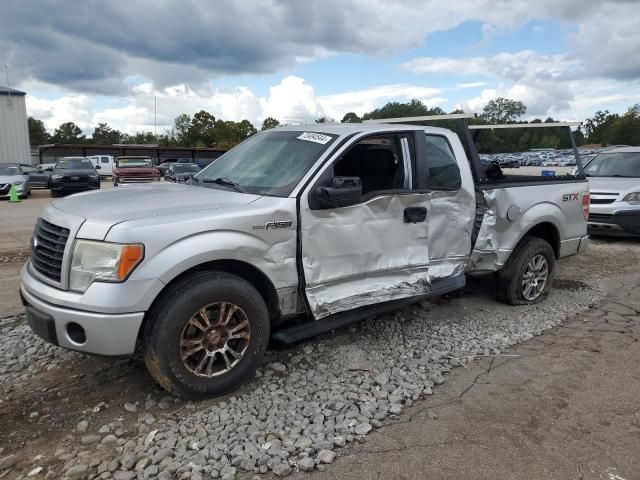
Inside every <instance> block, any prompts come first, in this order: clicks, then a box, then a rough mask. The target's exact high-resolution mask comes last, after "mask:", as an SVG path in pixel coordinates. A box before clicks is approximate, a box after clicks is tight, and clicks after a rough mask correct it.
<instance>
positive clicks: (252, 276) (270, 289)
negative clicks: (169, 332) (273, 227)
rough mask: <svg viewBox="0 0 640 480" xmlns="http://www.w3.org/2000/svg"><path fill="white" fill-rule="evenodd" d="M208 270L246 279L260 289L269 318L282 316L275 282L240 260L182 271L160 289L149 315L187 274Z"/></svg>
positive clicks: (144, 324)
mask: <svg viewBox="0 0 640 480" xmlns="http://www.w3.org/2000/svg"><path fill="white" fill-rule="evenodd" d="M206 271H216V272H226V273H231V274H233V275H237V276H238V277H240V278H242V279H244V280H246V281H247V282H249V283H250V284H251V285H253V286H254V287H255V288H256V290H258V292H259V293H260V295H261V296H262V298H263V299H264V301H265V303H266V304H267V309H268V311H269V319H270V320H271V322H272V323H273V322H274V321H276V320H277V319H278V318H279V317H280V302H279V299H278V292H276V288H275V287H274V286H273V283H271V280H269V278H268V277H267V276H266V275H265V274H264V273H263V272H262V271H260V270H259V269H257V268H256V267H254V266H253V265H250V264H248V263H245V262H242V261H239V260H215V261H212V262H206V263H201V264H200V265H196V266H195V267H191V268H190V269H189V270H186V271H184V272H182V273H181V274H180V275H178V276H177V277H175V278H174V279H173V280H171V281H170V282H169V283H168V284H167V285H165V287H164V288H163V289H162V290H161V291H160V293H159V294H158V296H157V297H156V298H155V300H154V301H153V304H152V305H151V306H150V307H149V309H148V310H147V315H148V313H149V312H150V311H152V310H153V306H154V305H155V303H156V302H158V301H159V300H160V299H161V298H163V295H164V294H165V292H166V291H167V290H168V289H169V288H171V287H172V286H173V285H175V284H176V283H179V282H180V281H182V279H184V278H185V277H186V276H188V275H191V274H192V273H194V272H206ZM147 315H145V317H144V321H143V324H142V326H141V327H140V330H139V334H138V339H140V336H141V335H142V333H143V332H144V330H145V327H146V325H147V322H148V321H149V319H148V318H147Z"/></svg>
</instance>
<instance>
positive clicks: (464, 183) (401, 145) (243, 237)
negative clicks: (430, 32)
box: [21, 124, 589, 399]
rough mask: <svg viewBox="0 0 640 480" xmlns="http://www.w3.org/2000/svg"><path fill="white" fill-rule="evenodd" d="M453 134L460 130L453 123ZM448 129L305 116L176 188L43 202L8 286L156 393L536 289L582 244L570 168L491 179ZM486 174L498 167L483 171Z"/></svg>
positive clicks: (225, 383) (583, 199)
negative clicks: (317, 343) (431, 303)
mask: <svg viewBox="0 0 640 480" xmlns="http://www.w3.org/2000/svg"><path fill="white" fill-rule="evenodd" d="M467 133H468V132H467ZM465 145H466V146H467V149H468V150H469V151H471V154H470V155H469V158H467V154H466V153H465V149H464V147H463V144H462V142H461V141H460V138H459V137H458V135H457V134H455V133H454V132H453V131H451V130H447V129H442V128H434V127H425V126H415V125H392V124H315V125H302V126H293V127H282V128H276V129H272V130H269V131H266V132H263V133H260V134H257V135H254V136H252V137H250V138H249V139H247V140H245V141H244V142H243V143H241V144H240V145H238V146H237V147H235V148H233V149H232V150H230V151H229V152H227V153H226V154H225V155H223V156H222V157H220V158H219V159H217V160H216V161H215V162H213V163H212V164H211V165H209V166H208V167H207V168H205V169H204V170H202V171H201V172H199V173H198V174H197V175H195V176H194V177H193V179H192V180H191V182H190V184H169V183H162V184H155V185H140V186H135V187H131V188H127V189H113V190H109V191H102V192H96V193H86V194H79V195H74V196H72V197H69V198H66V199H63V200H57V201H53V202H52V203H51V204H50V205H48V206H47V207H46V208H45V210H44V212H43V213H42V216H41V217H40V218H39V219H38V221H37V225H36V227H35V232H34V234H33V249H32V254H31V258H30V260H29V261H28V262H27V264H26V265H25V267H24V268H23V270H22V279H21V295H22V298H23V303H24V304H25V306H26V310H27V319H28V322H29V324H30V325H31V328H32V329H33V331H34V332H36V333H37V334H39V335H40V336H42V337H43V338H44V339H46V340H47V341H49V342H52V343H54V344H56V345H60V346H61V347H64V348H67V349H71V350H76V351H80V352H85V353H92V354H98V355H109V356H120V355H131V354H133V353H134V351H135V350H136V347H139V348H140V349H141V350H142V352H143V354H144V358H145V361H146V365H147V367H148V370H149V372H150V373H151V375H153V377H154V378H155V379H156V380H157V381H158V382H159V383H160V384H161V385H162V386H163V387H165V388H166V389H167V390H169V391H171V392H173V393H175V394H177V395H181V396H183V397H186V398H194V399H196V398H205V397H210V396H213V395H220V394H224V393H227V392H230V391H232V390H234V389H235V388H237V387H238V386H239V385H240V384H241V383H243V382H244V381H246V380H247V379H248V378H250V377H251V376H252V375H253V373H254V371H255V370H256V368H257V367H258V366H259V365H260V363H261V360H262V356H263V354H264V352H265V349H266V348H267V343H268V342H269V339H270V338H272V337H275V338H276V339H278V340H280V341H284V342H295V341H297V340H300V339H302V338H305V337H308V336H311V335H316V334H318V333H321V332H323V331H327V330H329V329H333V328H336V327H340V326H342V325H345V324H347V323H349V322H352V321H354V320H357V319H362V318H364V317H366V316H369V315H371V314H376V313H379V312H381V311H384V310H389V309H392V308H397V307H398V306H401V305H404V304H407V303H411V302H416V301H418V300H422V299H425V298H428V297H430V296H434V295H439V294H444V293H446V292H450V291H453V290H456V289H460V288H461V287H463V286H464V283H465V275H466V274H483V273H490V274H494V275H495V276H496V277H497V285H498V287H497V294H498V297H499V299H500V300H502V301H505V302H507V303H509V304H514V305H517V304H530V303H535V302H539V301H541V300H543V299H544V298H545V297H546V296H547V294H548V293H549V291H550V289H551V288H552V281H553V274H554V266H555V261H556V259H558V258H562V257H566V256H568V255H574V254H576V253H581V252H584V251H585V249H586V248H587V243H588V236H587V235H586V231H587V223H586V218H587V215H588V207H589V194H588V185H587V182H586V181H585V180H584V178H583V177H582V178H580V177H562V178H558V177H556V178H554V177H509V176H506V177H505V176H502V175H494V178H490V177H491V175H489V177H488V176H487V174H486V173H485V169H483V168H482V167H481V165H480V160H479V158H478V155H477V153H476V152H475V149H470V145H468V144H467V143H465ZM498 170H499V169H498Z"/></svg>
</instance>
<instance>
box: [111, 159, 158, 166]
mask: <svg viewBox="0 0 640 480" xmlns="http://www.w3.org/2000/svg"><path fill="white" fill-rule="evenodd" d="M150 166H151V159H150V158H119V159H118V168H135V167H137V168H144V167H150Z"/></svg>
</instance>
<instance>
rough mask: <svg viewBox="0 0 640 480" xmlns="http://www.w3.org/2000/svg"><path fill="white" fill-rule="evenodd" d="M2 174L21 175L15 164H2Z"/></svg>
mask: <svg viewBox="0 0 640 480" xmlns="http://www.w3.org/2000/svg"><path fill="white" fill-rule="evenodd" d="M0 175H20V172H19V170H18V167H16V166H15V165H2V164H0Z"/></svg>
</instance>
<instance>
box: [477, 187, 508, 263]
mask: <svg viewBox="0 0 640 480" xmlns="http://www.w3.org/2000/svg"><path fill="white" fill-rule="evenodd" d="M482 194H483V195H484V201H485V204H486V206H487V210H486V211H485V212H484V217H483V219H482V224H481V226H480V230H479V231H478V237H477V239H476V243H475V245H474V247H473V252H471V257H470V258H469V264H468V266H467V272H468V273H473V272H496V271H498V270H500V269H501V268H502V267H503V266H504V265H505V263H506V262H507V260H508V259H509V256H510V255H511V252H512V250H513V248H512V247H511V246H510V245H512V243H513V239H512V238H511V237H510V236H505V235H500V233H499V232H500V229H502V230H505V229H506V225H501V224H503V223H505V224H506V222H507V218H506V215H507V208H508V206H510V205H513V204H517V203H518V202H516V201H515V199H514V198H513V197H512V195H511V194H510V193H509V191H508V190H507V189H494V190H483V191H482ZM505 206H507V207H505ZM501 207H502V210H504V211H502V210H501Z"/></svg>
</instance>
